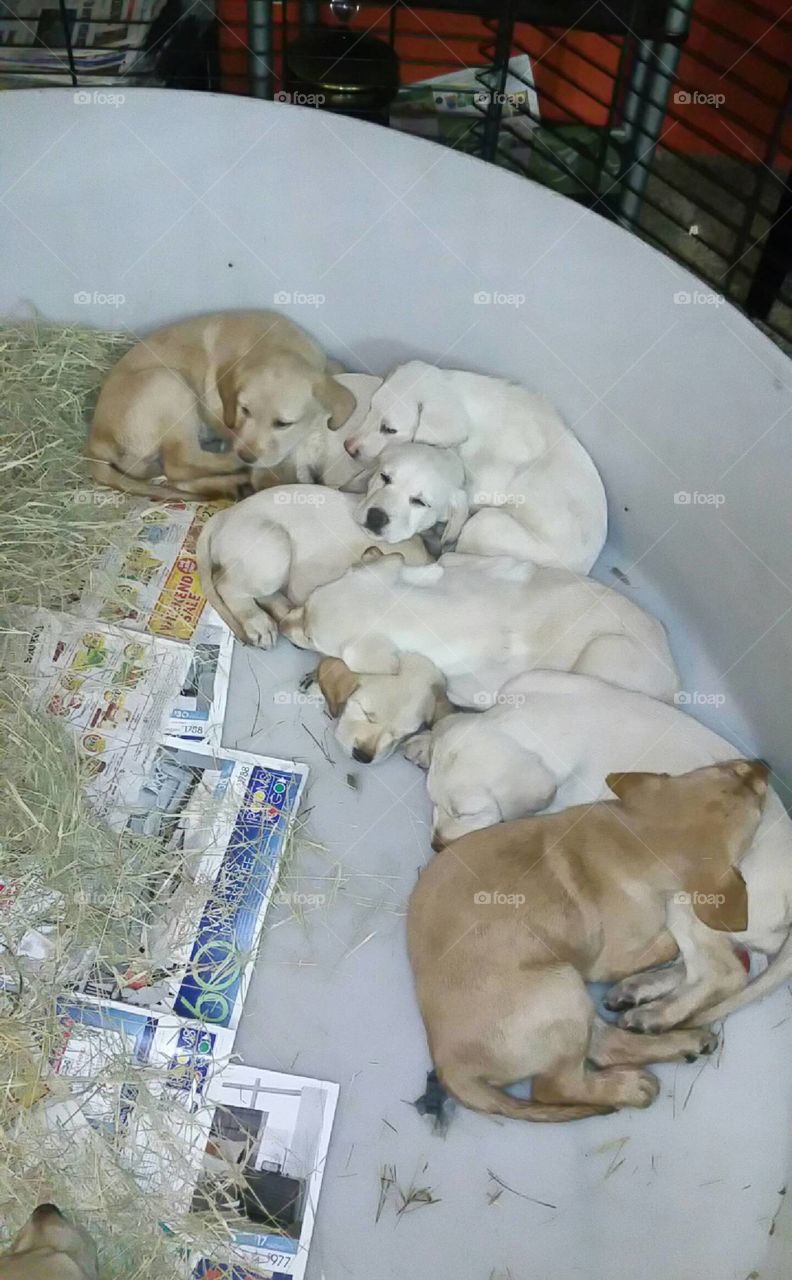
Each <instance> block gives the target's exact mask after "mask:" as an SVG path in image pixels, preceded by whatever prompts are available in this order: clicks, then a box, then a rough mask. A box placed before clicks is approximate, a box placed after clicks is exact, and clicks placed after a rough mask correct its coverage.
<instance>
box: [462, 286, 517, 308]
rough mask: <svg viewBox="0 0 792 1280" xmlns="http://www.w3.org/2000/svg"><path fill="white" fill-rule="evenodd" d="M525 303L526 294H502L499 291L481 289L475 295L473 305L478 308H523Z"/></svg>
mask: <svg viewBox="0 0 792 1280" xmlns="http://www.w3.org/2000/svg"><path fill="white" fill-rule="evenodd" d="M524 303H525V294H524V293H501V292H500V291H499V290H498V289H479V290H478V292H477V293H474V294H473V304H474V306H476V307H522V306H523V305H524Z"/></svg>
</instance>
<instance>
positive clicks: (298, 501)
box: [272, 485, 327, 507]
mask: <svg viewBox="0 0 792 1280" xmlns="http://www.w3.org/2000/svg"><path fill="white" fill-rule="evenodd" d="M272 501H273V502H275V503H277V504H278V506H280V507H289V506H291V507H323V506H324V504H325V503H326V502H327V498H326V496H325V494H323V493H301V492H300V490H299V488H298V487H297V486H296V485H295V486H294V489H293V491H291V490H290V491H289V492H288V493H287V492H285V491H284V490H283V489H277V488H276V490H275V496H274V498H273V499H272Z"/></svg>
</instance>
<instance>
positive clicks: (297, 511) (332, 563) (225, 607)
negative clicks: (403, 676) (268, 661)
mask: <svg viewBox="0 0 792 1280" xmlns="http://www.w3.org/2000/svg"><path fill="white" fill-rule="evenodd" d="M357 502H358V499H357V498H356V497H355V496H354V495H353V494H347V493H339V492H338V491H337V490H335V489H328V488H325V487H324V486H322V485H308V484H301V485H296V484H295V485H278V486H277V487H275V488H272V489H267V490H265V491H264V492H263V493H256V494H253V495H252V496H251V497H250V498H246V499H245V500H244V501H243V502H239V503H237V504H236V505H235V506H233V507H227V508H226V509H225V510H224V511H218V512H217V513H216V514H215V515H213V516H212V517H211V519H210V520H209V521H208V522H207V524H206V525H205V526H204V528H203V531H202V533H201V536H200V537H199V539H198V546H197V548H196V559H197V562H198V575H199V577H200V579H201V585H202V586H203V589H204V592H205V593H206V596H207V598H208V600H209V601H210V603H211V604H212V605H213V607H214V608H215V609H216V610H217V612H218V613H219V614H220V617H221V618H222V619H223V621H224V622H225V623H226V625H227V626H229V627H230V628H231V630H232V631H233V633H234V635H235V636H236V637H237V639H238V640H241V641H242V642H243V643H244V644H253V645H257V646H258V647H259V648H263V649H268V648H270V647H271V646H272V645H273V644H275V642H276V641H277V638H278V622H279V620H280V619H281V618H282V617H283V616H284V615H285V614H286V613H288V611H289V610H290V609H291V607H292V605H295V604H301V603H302V602H303V601H304V600H305V599H306V597H307V596H309V595H310V594H311V592H312V591H313V590H314V589H315V588H316V587H318V586H321V585H322V584H323V583H326V582H330V581H332V579H333V578H340V577H341V576H342V574H344V573H345V572H346V570H347V569H348V568H349V567H350V565H353V564H356V563H357V562H358V561H359V560H360V558H361V556H362V555H363V553H364V551H365V550H366V549H367V548H368V547H370V546H371V535H370V534H367V533H366V532H365V531H364V530H363V529H361V527H360V525H359V524H358V523H357V522H356V520H355V518H354V511H355V507H356V505H357ZM401 551H402V552H403V554H404V556H405V558H406V560H407V561H408V562H409V563H410V564H414V565H424V564H426V563H427V561H428V560H429V555H428V553H427V551H426V548H425V547H424V545H423V543H422V542H421V540H420V538H413V539H411V540H408V541H407V542H405V543H404V544H403V545H402V547H401Z"/></svg>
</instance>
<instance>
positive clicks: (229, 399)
mask: <svg viewBox="0 0 792 1280" xmlns="http://www.w3.org/2000/svg"><path fill="white" fill-rule="evenodd" d="M238 393H239V385H238V381H237V366H236V365H235V364H226V365H223V367H222V368H221V369H218V371H217V394H218V395H219V397H220V403H221V404H222V406H223V425H224V426H225V427H226V429H227V430H228V431H233V430H234V427H235V426H236V419H237V395H238Z"/></svg>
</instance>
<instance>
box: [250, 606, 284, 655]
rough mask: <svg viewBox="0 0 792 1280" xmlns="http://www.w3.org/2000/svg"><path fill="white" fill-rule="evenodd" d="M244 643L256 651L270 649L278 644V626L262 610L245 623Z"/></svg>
mask: <svg viewBox="0 0 792 1280" xmlns="http://www.w3.org/2000/svg"><path fill="white" fill-rule="evenodd" d="M245 643H246V644H252V645H254V646H255V648H257V649H271V648H272V647H273V646H274V645H276V644H277V643H278V624H277V623H276V622H274V621H273V619H272V618H271V617H270V616H269V614H268V613H264V612H263V610H262V612H261V613H260V614H257V615H256V617H255V618H249V619H247V620H246V622H245Z"/></svg>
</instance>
